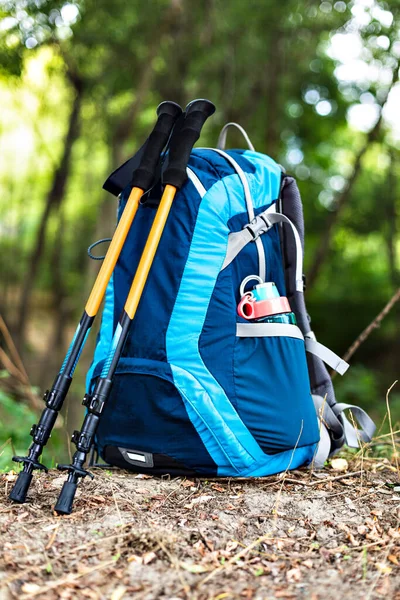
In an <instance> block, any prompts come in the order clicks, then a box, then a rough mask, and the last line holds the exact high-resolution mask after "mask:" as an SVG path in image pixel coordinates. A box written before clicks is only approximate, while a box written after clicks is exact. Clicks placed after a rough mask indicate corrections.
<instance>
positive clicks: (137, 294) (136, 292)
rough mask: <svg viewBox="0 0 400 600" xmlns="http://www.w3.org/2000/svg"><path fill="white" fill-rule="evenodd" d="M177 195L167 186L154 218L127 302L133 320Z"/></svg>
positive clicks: (174, 190) (172, 188)
mask: <svg viewBox="0 0 400 600" xmlns="http://www.w3.org/2000/svg"><path fill="white" fill-rule="evenodd" d="M175 194H176V188H175V187H174V186H173V185H167V186H165V190H164V193H163V195H162V198H161V202H160V206H159V207H158V210H157V214H156V216H155V217H154V221H153V225H152V226H151V230H150V233H149V237H148V238H147V242H146V245H145V247H144V250H143V254H142V256H141V259H140V262H139V265H138V268H137V271H136V274H135V277H134V279H133V282H132V285H131V289H130V291H129V295H128V298H127V299H126V302H125V307H124V308H125V312H126V313H128V316H129V318H130V319H131V320H132V319H133V318H134V316H135V314H136V309H137V307H138V305H139V302H140V298H141V296H142V292H143V288H144V286H145V283H146V281H147V277H148V275H149V271H150V269H151V265H152V264H153V260H154V256H155V253H156V251H157V248H158V244H159V242H160V239H161V236H162V233H163V231H164V227H165V223H166V221H167V218H168V215H169V211H170V209H171V205H172V202H173V199H174V197H175Z"/></svg>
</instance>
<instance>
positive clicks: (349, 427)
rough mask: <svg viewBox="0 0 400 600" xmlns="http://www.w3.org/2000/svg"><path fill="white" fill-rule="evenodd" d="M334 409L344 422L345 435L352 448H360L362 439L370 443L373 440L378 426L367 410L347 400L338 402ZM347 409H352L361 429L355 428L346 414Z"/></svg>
mask: <svg viewBox="0 0 400 600" xmlns="http://www.w3.org/2000/svg"><path fill="white" fill-rule="evenodd" d="M332 410H333V412H334V413H335V414H336V415H337V416H339V417H340V419H341V420H342V422H343V428H344V435H345V438H346V444H347V445H348V446H350V447H351V448H358V446H359V445H360V444H359V442H360V441H361V442H364V443H368V442H370V441H371V440H372V438H373V436H374V433H375V430H376V426H375V423H374V422H373V420H372V419H371V417H369V416H368V414H367V413H366V412H365V410H363V409H362V408H360V407H359V406H354V404H346V403H345V402H338V403H337V404H335V405H334V406H333V407H332ZM345 410H350V411H351V413H352V415H353V419H354V421H357V423H358V424H359V426H360V428H361V429H357V430H356V429H355V427H354V425H353V424H352V423H350V421H349V420H348V418H347V417H346V415H345V414H344V411H345Z"/></svg>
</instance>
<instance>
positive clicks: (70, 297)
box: [0, 0, 400, 468]
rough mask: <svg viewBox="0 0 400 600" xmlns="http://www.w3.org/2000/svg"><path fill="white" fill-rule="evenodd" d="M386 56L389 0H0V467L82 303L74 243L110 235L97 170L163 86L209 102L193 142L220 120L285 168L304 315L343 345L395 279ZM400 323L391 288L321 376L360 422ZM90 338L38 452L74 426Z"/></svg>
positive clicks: (399, 209)
mask: <svg viewBox="0 0 400 600" xmlns="http://www.w3.org/2000/svg"><path fill="white" fill-rule="evenodd" d="M399 61H400V1H398V0H391V1H390V2H381V1H378V0H354V1H352V2H344V1H337V2H335V1H334V0H332V1H329V0H324V1H320V0H318V1H313V0H308V1H306V0H303V1H299V0H287V1H286V2H282V0H246V1H245V2H243V0H197V1H193V0H148V1H145V0H112V1H110V0H79V1H78V0H77V1H71V2H63V1H59V0H0V214H1V219H0V264H1V271H0V314H1V319H0V336H1V337H0V363H1V365H0V369H1V372H0V418H1V427H0V447H1V446H2V445H3V446H2V449H1V450H0V454H1V457H0V467H2V468H6V467H10V466H11V465H12V463H11V462H10V458H11V455H12V450H13V449H15V450H16V451H19V452H24V450H25V449H26V447H27V446H28V444H29V440H30V438H29V435H28V433H29V427H30V425H31V424H32V423H33V422H35V421H36V419H37V412H38V408H39V407H40V406H41V402H40V401H39V397H40V396H39V390H41V393H43V391H44V390H45V389H46V388H47V387H49V386H50V385H51V383H52V381H53V378H54V376H55V374H56V372H57V371H58V369H59V366H60V363H61V361H62V358H63V355H64V352H65V350H66V348H67V346H68V342H69V340H70V338H71V335H72V333H73V331H74V329H75V325H76V322H77V319H79V317H80V314H81V312H82V309H83V306H84V303H85V300H86V297H87V294H88V292H89V290H90V287H91V285H92V283H93V281H94V277H95V274H96V272H97V270H98V268H99V263H97V262H95V261H90V260H89V259H88V258H87V254H86V249H87V247H88V245H89V244H90V243H91V242H93V241H95V240H96V239H98V238H100V237H108V236H111V235H112V233H113V228H114V222H115V212H116V199H115V198H114V197H112V196H111V195H109V194H107V193H106V192H104V191H103V190H102V184H103V182H104V180H105V178H106V177H107V175H108V174H109V172H111V170H113V169H114V168H115V167H117V166H119V164H120V163H121V162H122V161H124V160H125V159H127V158H128V157H129V156H130V155H131V154H132V153H133V152H134V151H135V150H136V149H137V148H138V147H139V146H140V145H141V144H142V142H143V141H144V139H145V138H146V136H147V134H148V132H149V130H150V128H151V127H152V124H153V123H154V119H155V108H156V106H157V104H158V103H159V102H160V101H162V100H165V99H168V100H175V101H177V102H179V103H180V104H182V105H183V106H184V105H185V104H186V103H187V101H188V100H190V99H192V98H196V97H207V98H210V99H211V100H212V101H213V102H214V103H215V104H216V105H217V113H216V115H215V116H214V117H213V119H211V120H210V122H209V123H208V124H207V126H206V127H205V129H204V133H203V137H202V141H201V142H202V145H215V144H216V140H217V137H218V133H219V130H220V128H221V127H222V126H223V124H224V123H225V122H226V121H229V120H233V121H237V122H239V123H240V124H241V125H243V126H244V127H245V129H246V130H247V132H248V133H249V135H250V138H251V139H252V141H253V143H254V145H255V147H256V149H258V150H259V151H261V152H265V153H267V154H270V155H271V156H272V157H273V158H275V159H276V160H277V161H279V162H280V163H281V164H282V165H284V166H285V168H286V169H287V171H288V172H289V173H292V174H293V175H294V176H295V177H296V178H297V179H298V182H299V185H300V190H301V193H302V197H303V202H304V207H305V220H306V231H307V237H306V274H307V292H306V294H307V296H306V297H307V303H308V308H309V311H310V313H311V315H312V317H313V328H314V330H315V332H316V333H317V335H318V337H319V339H320V340H321V341H322V342H323V343H324V344H326V345H328V346H329V347H331V348H332V349H333V350H334V351H336V352H338V353H339V354H342V355H343V354H344V353H345V352H346V350H347V348H348V347H349V346H350V345H351V344H352V342H353V341H354V340H355V338H357V336H358V335H359V334H360V332H361V331H362V330H363V329H364V328H365V327H366V326H367V325H368V324H369V323H370V322H371V321H372V320H373V318H374V317H375V316H376V315H377V314H378V313H379V312H380V311H381V309H382V308H383V307H384V306H385V304H386V303H387V302H388V301H389V300H390V298H392V297H393V295H394V294H395V293H396V290H397V289H398V288H399V286H400V263H399V251H400V242H399V236H398V230H399V225H400V223H399V219H400V216H399V215H400V84H398V79H399ZM229 141H230V144H231V146H232V147H235V146H238V145H240V146H242V145H243V142H242V140H241V139H240V138H235V134H234V133H232V137H231V138H230V140H229ZM399 322H400V302H399V303H397V304H396V305H394V306H393V308H392V310H391V311H390V313H389V314H388V315H387V316H386V317H385V319H384V320H383V322H382V324H381V326H380V328H379V329H375V330H374V331H373V332H372V334H371V335H370V336H369V338H368V339H367V341H365V342H364V343H363V344H362V345H361V346H360V348H359V349H358V350H357V352H356V353H355V355H354V357H353V359H352V361H351V362H352V368H351V369H350V371H349V372H348V374H346V376H345V377H344V378H343V379H342V378H339V377H337V378H336V379H335V385H336V387H337V395H338V397H339V399H340V400H341V401H346V402H354V403H358V404H360V405H361V406H363V407H364V408H366V409H367V410H368V411H370V413H371V414H372V415H373V416H374V417H375V418H377V420H378V423H380V422H381V421H382V419H383V418H384V414H385V410H386V406H385V396H386V390H387V389H388V388H389V387H390V386H391V384H392V383H393V381H394V380H395V379H396V378H397V377H398V376H399V356H400V341H399ZM11 337H12V340H13V341H14V343H15V347H16V349H14V348H13V344H12V341H11ZM94 343H95V335H93V334H92V336H91V338H90V340H89V342H88V344H87V345H86V348H85V351H84V354H83V357H82V360H81V363H80V365H79V367H78V370H77V374H76V377H75V380H74V384H73V386H72V389H71V392H70V397H69V398H70V402H69V403H68V409H67V410H66V411H64V415H63V419H62V420H60V425H59V427H58V429H57V431H56V433H55V435H54V436H53V438H52V441H51V449H50V451H47V453H46V454H47V460H45V463H46V464H51V458H50V457H51V456H54V454H55V453H56V452H57V453H58V458H62V454H63V453H64V454H65V453H67V451H68V442H67V439H68V436H67V429H68V430H69V431H70V430H71V429H73V428H74V427H75V426H77V425H78V424H79V423H80V419H81V414H82V407H81V405H80V400H81V398H82V395H83V393H84V378H85V371H86V369H87V368H88V366H89V364H90V360H91V353H92V351H93V348H94ZM16 350H18V353H19V356H20V357H21V359H22V362H21V360H20V359H19V356H18V354H17V351H16ZM28 382H29V383H28ZM391 408H392V418H393V420H398V419H399V418H400V390H399V389H398V390H397V391H396V388H394V389H393V392H392V394H391ZM10 437H12V439H13V442H12V444H11V443H10V442H7V440H9V438H10ZM13 446H14V448H13Z"/></svg>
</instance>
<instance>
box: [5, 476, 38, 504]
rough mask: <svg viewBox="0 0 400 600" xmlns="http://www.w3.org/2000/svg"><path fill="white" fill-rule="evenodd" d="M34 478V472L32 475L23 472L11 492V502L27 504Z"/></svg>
mask: <svg viewBox="0 0 400 600" xmlns="http://www.w3.org/2000/svg"><path fill="white" fill-rule="evenodd" d="M32 477H33V473H32V471H31V472H30V473H28V472H26V471H21V473H20V474H19V475H18V479H17V481H16V483H15V485H14V487H13V489H12V490H11V493H10V500H13V502H18V504H23V503H24V502H25V500H26V495H27V493H28V490H29V486H30V485H31V481H32Z"/></svg>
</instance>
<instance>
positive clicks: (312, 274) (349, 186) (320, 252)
mask: <svg viewBox="0 0 400 600" xmlns="http://www.w3.org/2000/svg"><path fill="white" fill-rule="evenodd" d="M398 80H399V65H397V67H396V69H395V70H394V71H393V80H392V84H391V86H390V88H389V90H388V92H387V94H386V96H385V98H384V99H383V101H382V102H381V110H380V114H379V118H378V120H377V122H376V124H375V125H374V127H373V128H372V129H371V131H370V132H369V133H368V135H367V136H366V139H365V142H364V145H363V146H362V148H361V149H360V150H359V152H358V153H357V154H356V157H355V160H354V167H353V173H352V174H351V176H350V178H349V179H348V181H347V183H346V186H345V188H344V190H343V191H342V193H341V194H340V195H339V197H338V199H337V203H336V210H335V212H332V213H330V214H329V216H328V217H327V219H326V227H325V231H324V232H323V233H322V235H321V237H320V244H319V247H318V248H317V250H316V252H315V254H314V262H313V263H312V265H311V268H310V270H309V272H308V273H307V287H311V286H312V285H313V284H315V281H316V280H317V278H318V275H319V274H320V271H321V268H322V267H323V265H324V264H325V261H326V259H327V257H328V255H329V249H330V244H331V240H332V235H333V231H334V228H335V226H336V225H337V223H338V221H339V217H340V215H341V213H342V211H343V208H344V207H345V206H347V204H348V203H349V200H350V198H351V194H352V192H353V187H354V184H355V182H356V181H357V178H358V176H359V174H360V172H361V167H362V165H361V163H362V159H363V157H364V155H365V153H366V152H367V150H368V149H369V147H370V145H371V144H372V143H373V142H374V141H375V140H376V139H377V138H378V136H379V134H380V131H381V127H382V112H383V109H384V107H385V104H386V102H387V99H388V96H389V94H390V92H391V90H392V89H393V87H394V86H395V85H396V83H397V82H398Z"/></svg>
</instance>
